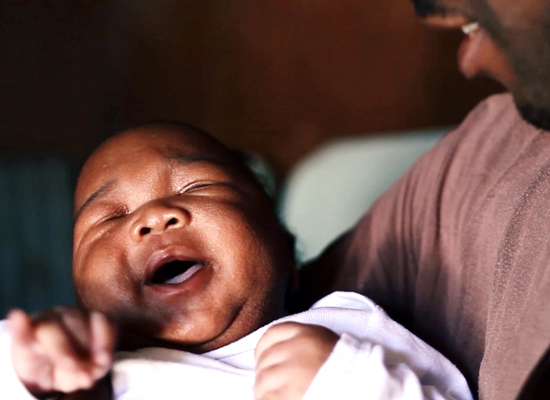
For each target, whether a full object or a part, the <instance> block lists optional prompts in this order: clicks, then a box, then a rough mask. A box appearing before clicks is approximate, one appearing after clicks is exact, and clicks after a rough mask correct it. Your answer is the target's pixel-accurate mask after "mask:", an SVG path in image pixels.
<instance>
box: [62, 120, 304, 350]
mask: <svg viewBox="0 0 550 400" xmlns="http://www.w3.org/2000/svg"><path fill="white" fill-rule="evenodd" d="M291 242H292V240H291V239H290V236H289V234H288V233H287V232H286V231H285V230H284V229H283V227H282V226H281V224H280V223H279V221H278V219H277V216H276V214H275V212H274V209H273V206H272V205H271V202H270V201H269V199H268V197H267V196H266V195H265V194H264V192H263V190H262V189H261V187H260V185H259V184H258V183H257V181H256V180H255V178H254V176H253V175H252V173H251V172H250V171H249V170H248V169H247V168H246V166H245V165H244V163H243V162H242V161H241V160H240V159H239V158H238V157H237V156H236V155H235V153H234V152H232V151H231V150H229V149H228V148H227V147H225V146H224V145H222V144H221V143H220V142H218V141H217V140H215V139H214V138H212V137H210V136H208V135H206V134H205V133H203V132H200V131H198V130H196V129H194V128H190V127H187V126H183V125H178V124H171V123H159V124H149V125H143V126H141V127H136V128H132V129H130V130H127V131H125V132H122V133H120V134H118V135H116V136H115V137H113V138H111V139H109V140H108V141H107V142H105V143H104V144H103V145H102V146H101V147H99V148H98V149H97V150H96V151H95V152H94V154H92V156H91V157H90V158H89V159H88V161H87V162H86V164H85V165H84V167H83V169H82V172H81V173H80V177H79V179H78V184H77V188H76V193H75V227H74V250H73V260H74V261H73V277H74V282H75V288H76V293H77V298H78V301H79V302H80V303H81V304H82V305H83V306H85V307H88V308H93V309H97V310H100V311H103V312H105V313H106V314H108V315H110V316H111V317H112V318H114V319H116V320H118V321H119V322H120V323H121V324H122V326H123V327H124V328H123V329H122V331H121V347H122V348H135V347H142V346H151V345H153V346H165V347H177V348H182V349H186V350H189V351H194V352H204V351H208V350H211V349H215V348H218V347H221V346H223V345H226V344H228V343H231V342H233V341H235V340H237V339H239V338H241V337H243V336H244V335H246V334H248V333H250V332H251V331H253V330H255V329H256V328H258V327H260V326H262V325H263V324H265V323H267V322H270V321H272V320H273V319H275V318H278V317H280V316H281V315H282V314H283V313H284V297H285V292H286V288H287V286H288V283H289V281H290V280H291V279H292V277H293V273H294V272H293V271H294V270H293V269H294V258H293V249H292V245H291Z"/></svg>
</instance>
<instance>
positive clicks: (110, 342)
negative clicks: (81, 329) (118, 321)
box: [90, 311, 116, 369]
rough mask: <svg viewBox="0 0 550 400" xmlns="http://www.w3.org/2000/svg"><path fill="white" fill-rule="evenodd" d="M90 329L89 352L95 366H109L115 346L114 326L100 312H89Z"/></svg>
mask: <svg viewBox="0 0 550 400" xmlns="http://www.w3.org/2000/svg"><path fill="white" fill-rule="evenodd" d="M90 331H91V336H92V343H91V349H90V352H91V354H92V360H93V362H94V364H95V366H96V367H97V368H100V369H101V368H109V367H110V366H111V362H112V355H113V351H114V347H115V336H116V335H115V327H114V325H113V324H112V323H111V322H110V321H109V320H108V319H107V318H106V317H105V316H104V315H103V314H101V313H100V312H97V311H92V312H91V314H90Z"/></svg>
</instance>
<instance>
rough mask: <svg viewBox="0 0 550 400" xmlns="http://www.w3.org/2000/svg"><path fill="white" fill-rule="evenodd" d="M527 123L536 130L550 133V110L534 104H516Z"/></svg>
mask: <svg viewBox="0 0 550 400" xmlns="http://www.w3.org/2000/svg"><path fill="white" fill-rule="evenodd" d="M516 107H517V109H518V111H519V113H520V114H521V116H522V117H523V119H524V120H525V121H527V122H528V123H530V124H531V125H533V126H535V127H536V128H539V129H543V130H545V131H550V110H548V109H546V108H543V107H537V106H535V105H533V104H516Z"/></svg>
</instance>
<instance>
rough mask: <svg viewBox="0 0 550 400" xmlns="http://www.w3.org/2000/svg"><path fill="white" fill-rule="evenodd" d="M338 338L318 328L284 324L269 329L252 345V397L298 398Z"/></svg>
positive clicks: (260, 398) (302, 394)
mask: <svg viewBox="0 0 550 400" xmlns="http://www.w3.org/2000/svg"><path fill="white" fill-rule="evenodd" d="M338 339H339V336H338V335H337V334H336V333H334V332H333V331H331V330H329V329H327V328H324V327H322V326H318V325H305V324H299V323H296V322H285V323H282V324H278V325H275V326H273V327H271V328H269V329H268V330H267V331H266V332H265V333H264V335H263V336H262V338H261V339H260V341H259V342H258V345H257V346H256V351H255V357H256V380H255V382H254V398H255V399H256V400H264V399H270V400H273V399H286V400H299V399H301V398H302V397H303V396H304V394H305V393H306V390H307V388H308V387H309V385H310V384H311V382H312V381H313V378H314V377H315V375H316V374H317V371H319V368H321V365H323V363H324V362H325V361H326V360H327V358H328V356H329V355H330V353H331V352H332V349H334V346H335V345H336V342H338Z"/></svg>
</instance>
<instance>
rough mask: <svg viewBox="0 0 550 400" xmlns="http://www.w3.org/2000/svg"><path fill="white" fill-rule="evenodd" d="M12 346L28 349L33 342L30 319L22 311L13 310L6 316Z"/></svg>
mask: <svg viewBox="0 0 550 400" xmlns="http://www.w3.org/2000/svg"><path fill="white" fill-rule="evenodd" d="M8 323H9V327H10V333H11V340H12V345H13V346H17V347H18V348H22V349H23V348H28V346H31V345H32V344H33V343H34V341H35V338H34V329H33V326H32V321H31V319H30V317H29V316H28V315H27V314H26V313H25V312H24V311H22V310H13V311H11V312H10V313H9V314H8Z"/></svg>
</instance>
